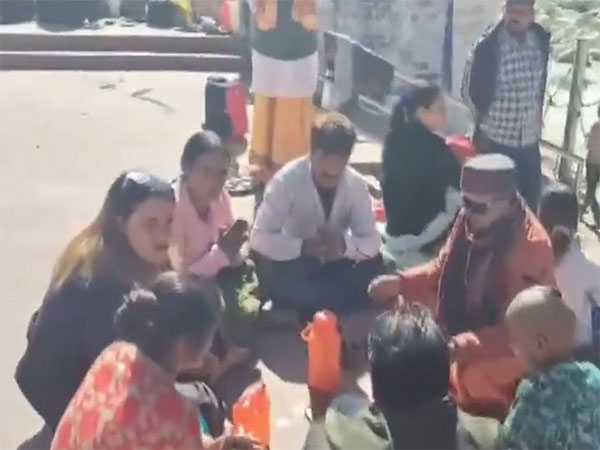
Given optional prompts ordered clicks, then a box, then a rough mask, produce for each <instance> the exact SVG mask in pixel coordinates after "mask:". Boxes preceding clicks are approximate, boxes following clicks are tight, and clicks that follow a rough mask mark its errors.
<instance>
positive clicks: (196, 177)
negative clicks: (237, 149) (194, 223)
mask: <svg viewBox="0 0 600 450" xmlns="http://www.w3.org/2000/svg"><path fill="white" fill-rule="evenodd" d="M229 162H230V158H229V154H228V153H227V151H225V149H224V148H223V146H222V144H221V139H219V137H218V136H217V134H216V133H214V132H212V131H202V132H200V133H195V134H193V135H192V137H190V138H189V139H188V141H187V142H186V144H185V147H184V149H183V153H182V155H181V172H182V173H183V178H184V180H185V183H186V186H187V188H188V192H189V193H190V195H191V196H192V197H193V200H194V201H196V202H203V203H207V202H210V201H212V200H215V199H216V198H218V197H219V196H220V195H221V193H222V191H223V187H224V186H225V181H226V180H227V174H228V171H229Z"/></svg>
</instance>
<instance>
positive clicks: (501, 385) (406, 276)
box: [369, 153, 556, 419]
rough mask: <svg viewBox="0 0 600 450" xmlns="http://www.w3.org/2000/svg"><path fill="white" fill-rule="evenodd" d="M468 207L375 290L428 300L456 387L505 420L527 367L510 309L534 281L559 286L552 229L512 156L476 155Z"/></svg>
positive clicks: (481, 411) (467, 400)
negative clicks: (424, 253)
mask: <svg viewBox="0 0 600 450" xmlns="http://www.w3.org/2000/svg"><path fill="white" fill-rule="evenodd" d="M461 193H462V197H463V208H462V211H461V213H460V214H459V216H458V218H457V221H456V223H455V224H454V227H453V228H452V231H451V232H450V236H449V237H448V240H447V242H446V244H445V246H444V247H443V248H442V250H441V251H440V253H439V255H438V256H437V257H436V258H434V259H433V260H432V261H431V262H429V263H427V264H424V265H422V266H418V267H415V268H413V269H409V270H406V271H403V272H399V273H397V274H395V275H387V276H383V277H380V278H378V279H376V280H375V281H373V283H372V284H371V286H370V288H369V291H370V294H371V296H372V297H373V298H374V299H375V300H378V301H381V302H389V303H388V304H389V305H390V306H392V305H394V304H395V302H397V301H398V300H397V299H398V296H400V295H401V296H403V298H404V300H405V301H408V302H418V303H423V304H425V305H426V306H428V307H429V308H430V309H431V310H432V311H435V312H436V320H437V321H438V323H439V324H440V325H441V327H442V329H443V330H444V331H445V333H446V334H447V336H448V338H449V340H450V347H451V352H452V354H453V355H454V363H453V365H452V368H451V384H452V389H451V390H452V393H453V394H454V396H455V398H456V400H457V403H458V404H459V406H460V407H461V408H462V409H463V410H464V411H466V412H469V413H472V414H475V415H483V416H490V417H494V418H497V419H502V418H503V417H504V415H505V414H506V413H507V411H508V408H509V406H510V404H511V401H512V398H513V395H514V388H515V387H516V384H517V382H518V381H519V380H520V378H521V377H522V376H523V375H524V373H525V371H524V370H525V368H524V367H523V366H522V364H521V363H520V362H519V361H518V360H517V359H516V358H515V356H514V354H513V353H512V350H511V348H510V346H509V342H508V339H507V334H506V329H505V327H504V321H503V317H504V313H505V311H506V308H507V307H508V305H509V303H510V301H511V300H512V299H513V298H514V297H515V296H516V295H517V294H518V293H519V292H521V291H522V290H524V289H526V288H528V287H530V286H533V285H538V284H539V285H545V286H554V285H555V284H556V283H555V280H554V257H553V254H552V247H551V245H550V240H549V239H548V235H547V234H546V231H545V230H544V228H543V226H542V225H541V224H540V223H539V221H538V219H537V218H536V217H535V215H534V213H533V212H532V211H530V210H529V209H528V208H527V206H526V205H525V204H524V202H523V199H522V198H521V197H520V195H519V194H518V192H517V176H516V170H515V165H514V163H513V161H512V160H511V159H510V158H508V157H506V156H503V155H500V154H493V153H492V154H487V155H481V156H476V157H474V158H472V159H470V160H469V161H467V163H466V164H465V166H464V167H463V172H462V178H461Z"/></svg>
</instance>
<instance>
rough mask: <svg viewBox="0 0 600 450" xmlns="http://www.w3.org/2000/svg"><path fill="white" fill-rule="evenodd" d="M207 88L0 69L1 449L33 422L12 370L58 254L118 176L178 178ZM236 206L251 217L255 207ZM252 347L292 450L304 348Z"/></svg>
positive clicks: (189, 79)
mask: <svg viewBox="0 0 600 450" xmlns="http://www.w3.org/2000/svg"><path fill="white" fill-rule="evenodd" d="M205 79H206V75H204V74H195V73H189V74H188V73H81V72H80V73H65V72H61V73H47V72H37V73H32V72H0V117H1V118H2V119H1V120H0V143H1V144H0V152H1V153H0V155H1V156H0V158H1V165H0V186H1V189H0V233H1V235H0V254H1V255H2V258H1V261H0V264H1V265H0V299H1V300H0V301H1V302H2V303H1V304H2V312H3V315H2V316H3V320H2V325H1V327H0V330H1V332H0V333H1V339H0V355H1V356H2V357H1V358H0V364H1V365H0V393H1V395H0V448H2V449H14V448H16V447H17V446H18V445H19V444H20V443H21V442H23V441H24V440H25V439H26V438H28V437H29V436H31V435H32V434H33V433H35V432H36V431H37V430H38V429H39V427H40V424H41V421H40V419H39V418H38V417H37V415H36V414H35V413H34V412H33V411H32V409H31V408H30V407H29V405H28V404H27V402H26V401H25V400H24V398H23V397H22V396H21V394H20V392H19V390H18V388H17V386H16V384H15V383H14V381H13V372H14V369H15V365H16V363H17V361H18V358H19V357H20V356H21V354H22V352H23V350H24V348H25V328H26V324H27V321H28V319H29V317H30V315H31V313H32V312H33V311H34V310H35V309H36V307H37V306H38V305H39V304H40V301H41V299H42V296H43V294H44V291H45V289H46V286H47V283H48V280H49V276H50V271H51V268H52V265H53V263H54V261H55V259H56V257H57V255H58V253H59V252H60V250H61V249H62V247H63V246H64V245H65V243H66V241H67V240H68V239H69V238H70V237H71V236H73V234H74V233H75V232H76V231H78V230H79V229H80V228H81V227H82V225H83V224H85V223H87V222H89V221H90V220H91V219H92V218H93V217H94V215H95V214H96V213H97V212H98V210H99V207H100V204H101V202H102V199H103V196H104V194H105V190H106V188H107V186H108V185H109V183H110V182H111V180H112V179H113V178H114V177H115V176H116V175H117V174H118V173H119V171H120V170H122V169H124V168H131V167H145V168H147V169H150V170H152V171H154V172H156V173H158V174H160V175H163V176H165V177H173V176H175V175H176V174H177V164H178V159H179V155H180V151H181V149H182V146H183V144H184V142H185V140H186V138H187V137H188V136H189V135H190V134H191V133H192V132H194V131H196V130H198V129H199V127H200V124H201V123H202V119H203V118H202V115H203V95H202V94H203V89H204V82H205ZM235 208H236V210H237V212H238V213H239V214H242V215H246V216H248V217H249V216H250V214H251V210H252V202H251V201H250V200H238V201H236V205H235ZM257 347H258V351H259V354H260V356H261V357H262V358H263V360H264V361H265V362H264V363H262V364H261V365H260V368H261V369H262V371H263V374H264V377H265V379H266V380H267V384H268V386H269V389H270V391H271V396H272V399H273V400H272V401H273V412H274V414H273V416H274V417H279V419H278V420H277V421H276V422H275V423H274V425H275V427H276V430H278V431H276V432H275V436H274V442H273V444H274V445H273V447H274V448H294V446H293V445H292V446H291V445H290V443H293V442H298V443H300V442H302V437H303V436H304V433H305V431H306V422H305V421H304V419H303V411H304V407H305V403H306V401H307V392H306V389H305V387H304V386H303V385H302V384H301V383H303V382H304V373H305V355H304V352H303V344H302V343H301V342H300V341H299V339H297V338H296V337H295V336H294V335H292V334H289V335H275V336H272V335H271V336H267V337H265V338H262V339H261V340H260V341H259V342H258V343H257ZM282 350H283V352H282ZM242 375H243V374H240V377H242ZM49 388H51V387H49ZM299 446H300V444H298V445H297V447H299Z"/></svg>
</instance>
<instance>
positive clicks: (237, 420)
mask: <svg viewBox="0 0 600 450" xmlns="http://www.w3.org/2000/svg"><path fill="white" fill-rule="evenodd" d="M270 415H271V400H270V398H269V393H268V392H267V387H266V386H265V384H264V383H255V384H253V385H252V386H250V387H248V389H246V390H245V391H244V393H243V394H242V395H241V396H240V398H239V399H238V400H237V402H235V404H234V405H233V434H234V435H236V436H246V437H249V438H251V439H254V440H255V441H257V442H259V443H261V444H263V445H264V446H265V447H266V448H269V446H270V443H271V420H270Z"/></svg>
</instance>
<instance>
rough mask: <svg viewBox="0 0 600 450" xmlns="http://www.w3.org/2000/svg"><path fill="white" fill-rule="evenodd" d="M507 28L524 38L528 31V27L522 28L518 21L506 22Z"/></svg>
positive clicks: (508, 30)
mask: <svg viewBox="0 0 600 450" xmlns="http://www.w3.org/2000/svg"><path fill="white" fill-rule="evenodd" d="M505 28H506V31H507V32H508V34H510V35H511V36H513V37H516V38H522V37H523V36H525V34H526V33H527V29H526V28H521V26H520V25H519V23H518V22H506V23H505Z"/></svg>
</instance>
